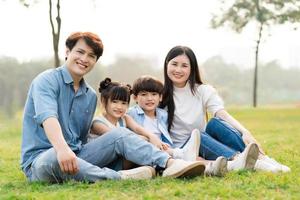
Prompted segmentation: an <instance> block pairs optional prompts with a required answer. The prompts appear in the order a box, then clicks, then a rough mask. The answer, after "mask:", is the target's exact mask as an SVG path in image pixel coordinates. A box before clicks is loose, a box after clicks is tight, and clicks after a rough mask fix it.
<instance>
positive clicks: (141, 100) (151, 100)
mask: <svg viewBox="0 0 300 200" xmlns="http://www.w3.org/2000/svg"><path fill="white" fill-rule="evenodd" d="M134 100H135V101H136V102H137V104H138V105H139V106H140V107H141V108H142V109H143V110H144V111H145V112H146V113H151V112H155V109H156V108H157V106H158V104H159V102H160V101H161V95H160V94H159V93H157V92H146V91H141V92H139V93H138V95H137V96H134Z"/></svg>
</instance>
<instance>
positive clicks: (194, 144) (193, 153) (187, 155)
mask: <svg viewBox="0 0 300 200" xmlns="http://www.w3.org/2000/svg"><path fill="white" fill-rule="evenodd" d="M200 140H201V137H200V131H199V130H198V129H194V130H193V131H192V133H191V137H190V139H189V141H188V142H187V143H186V144H185V146H184V147H183V148H182V149H179V148H176V149H173V158H176V159H183V160H185V161H196V158H197V157H198V155H199V148H200V143H201V141H200Z"/></svg>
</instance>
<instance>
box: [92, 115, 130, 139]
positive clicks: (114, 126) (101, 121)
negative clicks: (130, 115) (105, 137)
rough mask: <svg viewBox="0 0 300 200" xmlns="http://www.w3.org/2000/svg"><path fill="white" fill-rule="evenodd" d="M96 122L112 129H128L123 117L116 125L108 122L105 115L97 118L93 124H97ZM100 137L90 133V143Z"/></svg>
mask: <svg viewBox="0 0 300 200" xmlns="http://www.w3.org/2000/svg"><path fill="white" fill-rule="evenodd" d="M95 122H98V123H102V124H104V125H106V126H107V127H109V128H111V129H113V128H117V127H126V121H125V119H124V118H123V117H121V118H120V119H119V120H118V121H117V124H116V125H114V124H112V123H111V122H110V121H108V120H107V119H106V118H105V117H104V116H103V115H101V116H97V117H95V118H94V120H93V122H92V123H95ZM99 136H100V135H97V134H93V133H89V134H88V142H90V141H92V140H94V139H96V138H97V137H99Z"/></svg>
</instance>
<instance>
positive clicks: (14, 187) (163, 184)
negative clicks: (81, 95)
mask: <svg viewBox="0 0 300 200" xmlns="http://www.w3.org/2000/svg"><path fill="white" fill-rule="evenodd" d="M230 113H231V114H232V115H233V116H234V117H236V118H237V119H238V120H239V121H240V122H242V123H243V124H244V125H245V126H246V127H247V128H248V129H249V130H251V131H252V132H253V134H254V135H255V137H256V138H257V139H258V140H259V141H260V142H261V144H262V146H263V147H264V149H265V151H266V152H267V154H269V155H270V156H271V157H274V158H276V159H277V160H278V161H280V162H283V163H284V164H287V165H288V166H290V167H291V169H292V172H291V173H287V174H272V173H266V172H252V171H251V172H250V171H238V172H231V173H228V174H227V175H226V176H225V177H223V178H217V177H197V178H194V179H189V180H178V179H164V178H160V177H158V178H156V179H153V180H146V181H102V182H98V183H95V184H87V183H76V182H68V183H64V184H52V185H50V184H42V183H28V182H27V180H26V178H25V176H24V175H23V173H22V172H21V170H20V169H19V157H20V141H21V134H20V132H21V131H20V129H21V125H20V124H21V122H20V121H21V120H20V117H16V119H14V120H5V119H3V118H2V119H1V120H0V199H126V200H129V199H145V200H147V199H189V200H190V199H300V109H299V108H296V107H295V108H259V109H251V108H243V109H241V108H232V109H230Z"/></svg>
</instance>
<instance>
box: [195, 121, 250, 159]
mask: <svg viewBox="0 0 300 200" xmlns="http://www.w3.org/2000/svg"><path fill="white" fill-rule="evenodd" d="M244 149H245V143H244V141H243V139H242V135H241V133H240V132H239V131H238V130H236V129H235V128H233V127H232V126H231V125H230V124H229V123H227V122H225V121H224V120H222V119H220V118H216V117H215V118H212V119H211V120H210V121H209V122H208V124H207V126H206V130H205V132H202V133H201V144H200V150H199V155H200V156H201V157H203V158H205V159H207V160H215V159H216V158H217V157H219V156H224V157H226V158H227V159H231V158H232V157H233V156H234V155H236V154H237V153H239V152H242V151H243V150H244Z"/></svg>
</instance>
